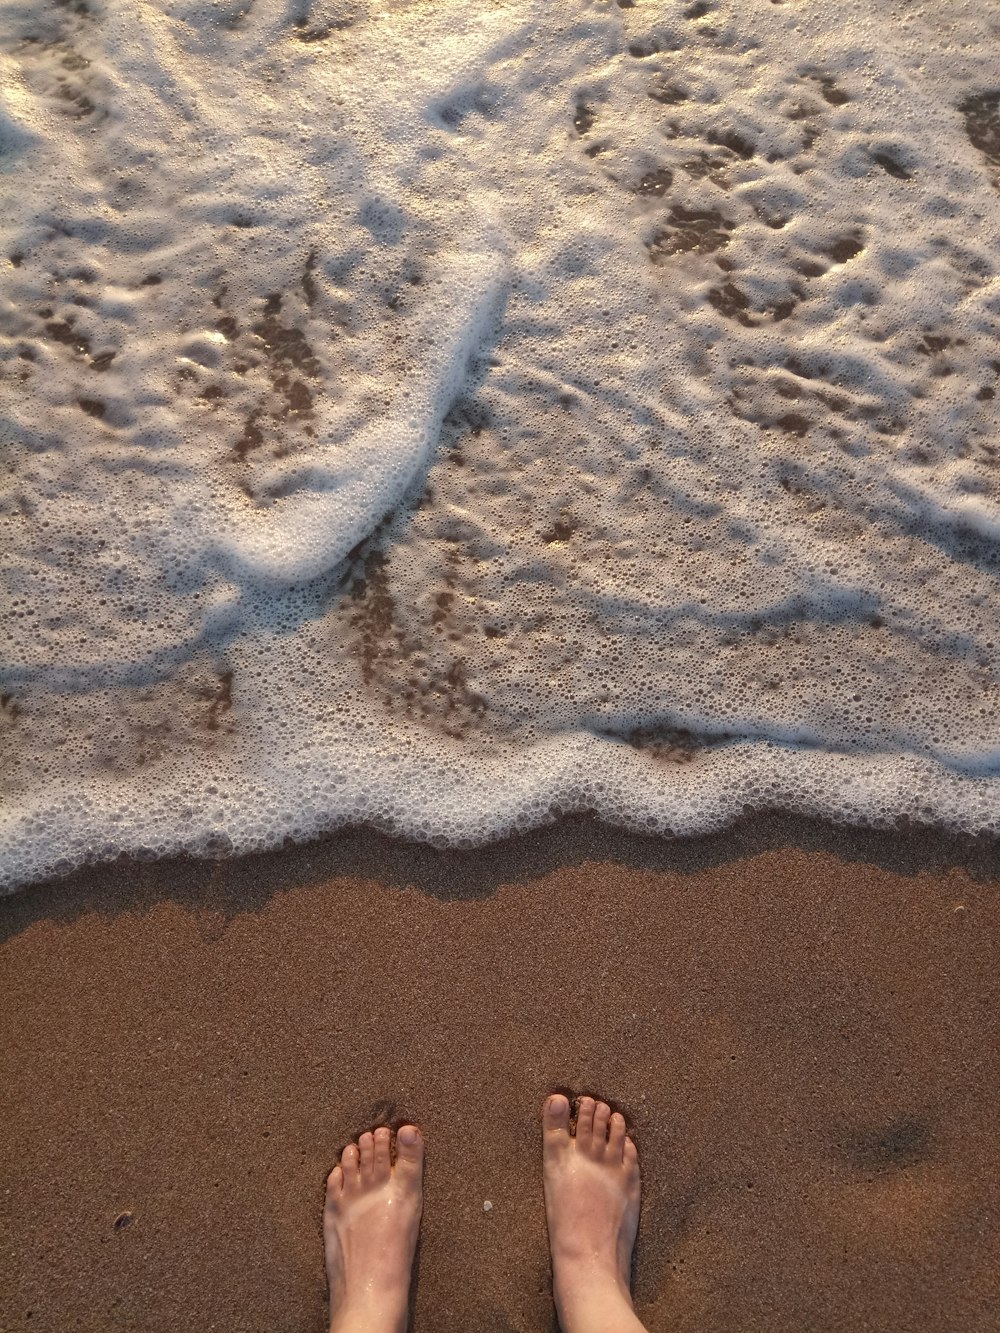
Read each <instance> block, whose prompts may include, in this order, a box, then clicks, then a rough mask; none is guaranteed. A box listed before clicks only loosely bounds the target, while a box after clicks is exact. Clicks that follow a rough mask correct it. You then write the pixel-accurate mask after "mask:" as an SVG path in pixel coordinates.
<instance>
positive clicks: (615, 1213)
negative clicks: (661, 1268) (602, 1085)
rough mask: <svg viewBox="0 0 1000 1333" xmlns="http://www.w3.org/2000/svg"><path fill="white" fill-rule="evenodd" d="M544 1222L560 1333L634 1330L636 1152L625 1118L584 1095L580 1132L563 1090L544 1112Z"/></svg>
mask: <svg viewBox="0 0 1000 1333" xmlns="http://www.w3.org/2000/svg"><path fill="white" fill-rule="evenodd" d="M542 1123H543V1137H542V1167H543V1175H544V1180H545V1219H546V1221H547V1223H548V1228H549V1249H550V1250H551V1252H552V1291H553V1295H554V1296H555V1302H556V1310H557V1312H558V1314H559V1323H560V1326H561V1327H562V1329H563V1333H591V1330H592V1331H593V1333H637V1330H641V1329H642V1324H640V1323H639V1321H638V1319H636V1317H635V1314H634V1312H633V1310H632V1297H631V1293H630V1274H631V1267H632V1247H633V1246H634V1245H635V1237H636V1232H637V1231H638V1229H639V1192H640V1181H639V1154H638V1153H637V1152H636V1148H635V1144H634V1143H633V1142H632V1140H631V1139H630V1138H629V1137H628V1135H627V1134H626V1133H625V1120H624V1117H622V1116H621V1115H619V1114H618V1112H617V1111H616V1112H615V1114H614V1115H612V1114H611V1108H610V1107H609V1106H607V1105H606V1104H605V1103H604V1102H595V1101H594V1099H593V1097H581V1098H580V1105H579V1108H578V1110H577V1116H576V1133H575V1134H571V1133H570V1123H569V1102H568V1101H567V1100H566V1098H565V1097H563V1096H562V1095H561V1094H560V1093H555V1094H553V1095H552V1096H551V1097H549V1098H547V1099H546V1102H545V1105H544V1107H543V1110H542Z"/></svg>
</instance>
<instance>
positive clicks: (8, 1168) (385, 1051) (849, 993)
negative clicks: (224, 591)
mask: <svg viewBox="0 0 1000 1333" xmlns="http://www.w3.org/2000/svg"><path fill="white" fill-rule="evenodd" d="M998 883H1000V869H998V860H997V857H996V855H995V854H992V853H989V852H983V851H981V850H977V849H976V848H964V849H963V848H960V847H958V845H957V844H952V843H949V842H946V841H944V840H942V839H936V838H934V837H932V836H930V835H921V834H917V835H913V836H912V837H911V838H909V839H906V838H902V837H900V838H892V839H890V838H880V837H875V836H869V835H864V834H857V833H854V834H842V833H836V832H833V831H830V830H826V829H822V828H818V827H816V826H811V825H805V824H801V823H796V822H793V821H788V820H783V821H781V820H771V821H768V820H758V821H757V822H756V823H755V824H753V825H748V826H745V827H743V828H742V829H739V830H737V831H735V832H733V833H730V834H727V835H725V837H722V838H715V839H708V840H704V841H701V842H692V843H677V844H669V843H649V842H643V841H640V840H638V839H631V838H628V837H625V836H623V835H620V834H616V833H611V832H608V831H607V830H604V829H601V828H598V827H595V826H593V825H589V824H586V823H584V822H576V823H572V824H569V825H564V826H562V827H560V828H557V829H554V830H548V831H545V832H542V833H538V834H536V835H533V836H532V837H531V838H529V839H526V840H524V841H523V842H520V843H512V844H507V845H505V846H503V847H500V848H494V849H492V850H488V851H485V852H477V853H466V854H459V853H435V852H431V851H428V850H426V849H417V848H411V847H406V846H402V845H399V844H394V843H390V842H386V841H384V840H381V839H379V838H376V837H374V836H373V835H367V834H352V835H350V836H348V837H344V838H339V839H336V840H333V841H331V842H328V843H325V844H320V845H317V846H313V847H310V848H306V849H292V850H286V851H284V852H282V853H279V854H276V855H272V856H266V857H259V858H252V859H248V860H244V861H236V862H221V863H214V864H211V863H191V862H174V863H160V864H152V865H141V866H135V865H119V866H116V867H112V868H110V869H109V868H103V869H98V870H93V871H89V872H86V873H83V874H80V875H77V876H75V877H74V878H72V879H71V880H67V881H63V882H62V883H57V884H54V885H52V886H49V887H44V888H40V889H31V890H27V891H25V892H24V893H23V894H21V895H19V896H17V897H15V898H12V899H8V900H6V901H5V902H3V903H2V904H0V936H2V939H3V943H2V944H0V977H2V985H3V994H4V1019H3V1030H4V1039H3V1043H2V1053H0V1101H2V1107H0V1109H2V1115H3V1123H4V1125H5V1144H4V1154H3V1168H2V1181H0V1195H2V1199H3V1209H2V1246H3V1255H4V1258H3V1264H2V1266H3V1269H4V1270H5V1278H4V1281H3V1284H2V1292H0V1328H2V1329H4V1330H5V1333H7V1331H9V1333H14V1330H30V1333H36V1331H37V1330H42V1329H44V1330H49V1329H52V1330H56V1329H59V1330H63V1329H67V1328H73V1329H79V1330H86V1331H87V1333H91V1331H93V1333H109V1331H110V1330H119V1329H120V1330H126V1329H127V1330H133V1329H134V1330H142V1331H143V1333H159V1331H160V1330H163V1331H166V1330H182V1329H194V1328H197V1329H199V1330H206V1331H207V1330H212V1329H218V1330H223V1329H224V1330H226V1333H243V1331H246V1333H249V1331H250V1330H254V1331H255V1333H257V1331H259V1333H265V1330H266V1331H267V1333H286V1331H287V1333H292V1330H295V1333H307V1331H308V1330H317V1331H318V1330H321V1329H322V1328H323V1327H324V1309H325V1307H324V1301H325V1287H324V1278H323V1269H322V1257H321V1245H320V1232H319V1220H320V1202H321V1197H322V1182H323V1178H324V1175H325V1172H326V1171H327V1169H328V1168H329V1167H330V1166H331V1165H332V1164H333V1162H334V1160H335V1155H336V1152H337V1150H338V1148H339V1147H340V1146H341V1145H342V1143H343V1142H344V1141H345V1139H346V1138H347V1137H348V1136H350V1135H352V1134H354V1133H357V1132H359V1131H360V1130H361V1129H363V1128H365V1127H367V1126H369V1125H371V1124H373V1123H374V1122H376V1121H386V1120H389V1121H394V1122H398V1120H399V1119H401V1118H403V1117H412V1118H414V1119H415V1120H417V1121H419V1123H420V1124H421V1125H422V1126H423V1128H424V1131H425V1134H426V1137H427V1147H428V1166H427V1174H426V1210H425V1217H424V1227H423V1234H422V1244H421V1250H420V1254H419V1274H418V1283H417V1288H416V1298H415V1318H414V1324H413V1326H414V1328H415V1329H416V1330H418V1333H451V1331H452V1330H454V1331H455V1333H458V1331H459V1330H462V1333H509V1331H513V1330H517V1333H521V1330H525V1331H527V1330H547V1329H549V1328H550V1327H553V1326H554V1325H553V1322H552V1320H553V1316H552V1311H551V1304H550V1297H549V1290H548V1272H547V1258H546V1249H545V1232H544V1218H543V1212H542V1201H541V1190H540V1176H539V1152H540V1148H539V1128H538V1119H537V1113H538V1103H539V1102H540V1100H541V1098H542V1096H543V1094H544V1093H545V1092H546V1091H547V1090H549V1089H550V1088H552V1087H554V1086H564V1087H567V1088H574V1089H578V1090H582V1089H589V1090H592V1091H595V1092H599V1093H601V1094H603V1095H605V1096H608V1097H610V1098H613V1099H614V1100H615V1101H616V1102H617V1103H618V1104H620V1105H621V1107H622V1108H623V1109H624V1110H625V1111H626V1113H627V1114H628V1116H629V1117H630V1119H631V1121H632V1123H633V1125H634V1130H635V1133H636V1136H637V1139H638V1143H639V1147H640V1152H641V1155H642V1163H643V1169H644V1210H643V1219H642V1227H641V1232H640V1247H639V1252H638V1256H637V1268H636V1292H637V1304H638V1309H639V1313H640V1314H641V1316H642V1317H643V1318H644V1319H645V1320H646V1321H647V1323H648V1325H649V1327H650V1329H652V1330H659V1329H663V1330H667V1329H670V1330H677V1333H695V1331H696V1330H697V1333H724V1331H727V1330H736V1329H738V1330H740V1333H752V1331H753V1330H760V1331H761V1333H763V1331H764V1330H767V1333H783V1331H785V1330H787V1331H788V1333H793V1330H794V1333H801V1331H802V1330H805V1329H808V1330H810V1331H813V1333H818V1331H819V1330H831V1331H832V1330H841V1329H842V1330H848V1329H849V1330H860V1329H864V1328H872V1329H879V1330H898V1331H899V1333H903V1331H904V1330H914V1331H916V1330H921V1333H924V1331H926V1333H932V1331H933V1333H949V1331H950V1330H954V1331H955V1333H959V1331H960V1333H992V1331H993V1330H995V1329H996V1326H997V1323H996V1321H997V1310H998V1308H1000V1305H998V1301H1000V1278H998V1272H1000V1262H998V1261H1000V1253H998V1242H997V1234H998V1227H997V1224H998V1188H997V1179H998V1172H997V1167H998V1150H997V1134H996V1130H997V1117H996V1086H997V1073H998V1069H997V1063H998V1061H997V1023H996V1009H997V980H996V978H997V965H998V962H1000V951H998V948H997V944H998V934H1000V930H998V918H997V885H998ZM487 1199H488V1200H490V1201H491V1203H492V1209H491V1210H490V1211H489V1212H484V1209H483V1203H484V1201H485V1200H487Z"/></svg>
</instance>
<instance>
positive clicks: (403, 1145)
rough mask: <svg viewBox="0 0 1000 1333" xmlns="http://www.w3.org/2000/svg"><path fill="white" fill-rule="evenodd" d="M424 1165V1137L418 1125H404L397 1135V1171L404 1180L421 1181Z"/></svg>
mask: <svg viewBox="0 0 1000 1333" xmlns="http://www.w3.org/2000/svg"><path fill="white" fill-rule="evenodd" d="M423 1165H424V1136H423V1135H422V1134H421V1132H420V1130H419V1129H417V1127H416V1125H402V1126H401V1127H400V1129H399V1131H398V1133H397V1134H396V1171H397V1173H398V1175H399V1176H400V1178H401V1179H402V1180H419V1178H420V1172H421V1170H422V1169H423Z"/></svg>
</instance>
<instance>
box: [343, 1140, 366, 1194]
mask: <svg viewBox="0 0 1000 1333" xmlns="http://www.w3.org/2000/svg"><path fill="white" fill-rule="evenodd" d="M359 1156H360V1154H359V1153H358V1145H357V1144H356V1143H349V1144H348V1145H347V1147H346V1148H345V1149H344V1151H343V1152H342V1153H341V1154H340V1169H341V1172H342V1174H343V1177H344V1192H345V1193H346V1194H350V1193H351V1191H352V1190H356V1189H357V1188H358V1185H359V1184H360V1183H361V1177H360V1175H359V1173H358V1158H359Z"/></svg>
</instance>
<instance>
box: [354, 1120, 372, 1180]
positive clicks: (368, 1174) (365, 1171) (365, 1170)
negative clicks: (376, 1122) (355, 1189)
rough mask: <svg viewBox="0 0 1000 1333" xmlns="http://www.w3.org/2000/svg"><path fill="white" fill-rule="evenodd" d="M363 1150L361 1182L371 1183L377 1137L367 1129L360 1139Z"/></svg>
mask: <svg viewBox="0 0 1000 1333" xmlns="http://www.w3.org/2000/svg"><path fill="white" fill-rule="evenodd" d="M358 1147H359V1148H360V1150H361V1183H362V1185H370V1184H371V1183H372V1176H373V1174H374V1170H375V1137H374V1135H373V1134H371V1133H369V1132H368V1131H367V1130H366V1131H365V1133H364V1134H362V1135H361V1137H360V1139H358Z"/></svg>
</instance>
